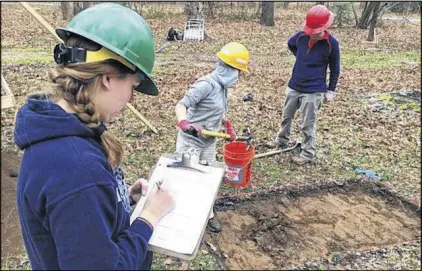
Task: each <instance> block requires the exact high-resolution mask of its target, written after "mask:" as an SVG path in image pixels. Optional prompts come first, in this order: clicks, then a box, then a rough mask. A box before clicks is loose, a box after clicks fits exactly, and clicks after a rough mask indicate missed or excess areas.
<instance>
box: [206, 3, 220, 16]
mask: <svg viewBox="0 0 422 271" xmlns="http://www.w3.org/2000/svg"><path fill="white" fill-rule="evenodd" d="M206 3H207V5H208V8H207V12H206V14H207V15H209V16H210V17H211V18H214V6H215V5H216V4H218V3H216V2H206Z"/></svg>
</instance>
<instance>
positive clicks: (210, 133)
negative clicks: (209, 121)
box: [202, 129, 230, 139]
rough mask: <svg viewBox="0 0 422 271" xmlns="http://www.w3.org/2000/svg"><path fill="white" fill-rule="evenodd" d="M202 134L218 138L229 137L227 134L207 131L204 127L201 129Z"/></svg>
mask: <svg viewBox="0 0 422 271" xmlns="http://www.w3.org/2000/svg"><path fill="white" fill-rule="evenodd" d="M202 134H203V135H205V136H214V137H219V138H224V139H229V138H230V135H229V134H224V133H217V132H213V131H208V130H204V129H202Z"/></svg>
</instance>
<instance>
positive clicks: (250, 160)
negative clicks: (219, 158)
mask: <svg viewBox="0 0 422 271" xmlns="http://www.w3.org/2000/svg"><path fill="white" fill-rule="evenodd" d="M253 159H254V157H252V158H251V159H249V161H248V162H247V163H246V165H245V166H243V167H241V169H242V170H244V169H245V168H246V167H247V166H248V165H249V164H250V163H251V162H252V160H253ZM225 164H226V165H227V163H225Z"/></svg>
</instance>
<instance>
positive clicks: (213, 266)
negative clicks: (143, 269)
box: [151, 249, 219, 270]
mask: <svg viewBox="0 0 422 271" xmlns="http://www.w3.org/2000/svg"><path fill="white" fill-rule="evenodd" d="M218 269H219V267H218V264H217V261H216V259H215V258H214V257H213V256H212V255H211V254H210V253H209V252H208V250H206V249H200V250H199V252H198V254H197V256H196V258H195V259H193V260H192V261H183V260H180V259H176V258H172V257H168V256H165V255H162V254H159V253H154V259H153V263H152V267H151V270H218Z"/></svg>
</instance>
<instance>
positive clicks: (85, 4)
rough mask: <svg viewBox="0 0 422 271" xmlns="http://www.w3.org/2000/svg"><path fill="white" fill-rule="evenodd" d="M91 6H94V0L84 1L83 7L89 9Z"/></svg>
mask: <svg viewBox="0 0 422 271" xmlns="http://www.w3.org/2000/svg"><path fill="white" fill-rule="evenodd" d="M90 6H92V2H88V1H86V2H85V1H84V2H82V8H83V9H87V8H89V7H90Z"/></svg>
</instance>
